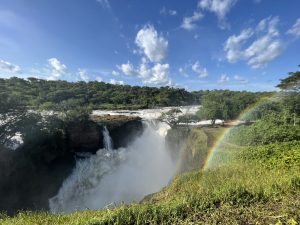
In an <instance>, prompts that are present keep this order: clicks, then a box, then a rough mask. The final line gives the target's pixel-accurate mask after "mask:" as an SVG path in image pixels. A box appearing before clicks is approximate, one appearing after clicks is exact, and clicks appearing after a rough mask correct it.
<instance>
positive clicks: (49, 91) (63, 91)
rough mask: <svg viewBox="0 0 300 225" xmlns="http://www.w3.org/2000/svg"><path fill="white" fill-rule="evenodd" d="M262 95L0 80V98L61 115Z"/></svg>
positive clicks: (246, 100)
mask: <svg viewBox="0 0 300 225" xmlns="http://www.w3.org/2000/svg"><path fill="white" fill-rule="evenodd" d="M262 94H264V93H251V92H245V91H242V92H234V91H228V90H218V91H217V90H214V91H194V92H188V91H186V90H185V89H182V88H174V87H169V86H166V87H160V88H156V87H140V86H129V85H112V84H108V83H104V82H97V81H92V82H88V83H86V82H83V81H80V82H67V81H61V80H58V81H47V80H42V79H36V78H28V79H26V80H25V79H21V78H17V77H12V78H10V79H0V98H1V99H2V100H3V101H4V100H5V101H7V99H18V101H19V102H22V103H23V104H24V105H26V106H27V107H29V108H31V109H37V110H55V111H65V110H68V109H73V108H76V107H78V106H81V107H89V108H91V109H143V108H156V107H163V106H184V105H193V104H195V105H199V104H201V101H202V100H205V99H206V98H207V96H211V95H218V96H219V97H221V98H220V99H219V101H223V98H222V96H225V97H226V96H229V97H232V96H235V97H234V98H235V99H237V100H238V101H240V100H241V99H245V101H244V103H245V104H248V103H249V104H250V103H252V102H253V101H255V99H256V98H257V97H258V96H261V95H262Z"/></svg>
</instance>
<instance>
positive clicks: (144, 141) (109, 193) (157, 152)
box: [49, 123, 175, 212]
mask: <svg viewBox="0 0 300 225" xmlns="http://www.w3.org/2000/svg"><path fill="white" fill-rule="evenodd" d="M145 126H146V127H145V130H144V132H143V134H142V135H141V136H140V137H138V138H137V139H136V140H135V141H134V142H133V143H131V144H130V145H129V146H128V147H127V148H126V149H125V148H122V149H118V150H112V149H111V148H110V147H109V146H111V144H110V143H106V145H105V146H106V148H105V149H100V150H99V151H98V152H97V154H96V155H92V156H90V157H89V158H87V159H81V160H79V161H77V164H76V168H75V169H74V171H73V173H72V174H71V176H70V177H69V178H67V179H66V180H65V182H64V183H63V185H62V187H61V189H60V190H59V193H58V194H57V195H56V196H55V197H53V198H51V199H50V200H49V206H50V210H51V211H52V212H71V211H76V210H84V209H100V208H103V207H106V206H109V205H117V204H120V203H123V202H124V203H130V202H133V201H140V200H142V199H143V197H145V196H146V195H148V194H151V193H154V192H157V191H159V190H161V188H162V187H164V186H166V185H167V184H168V182H169V181H170V180H171V178H172V176H173V175H174V173H175V163H173V162H172V161H171V157H170V155H169V151H168V150H167V149H166V145H165V135H166V133H167V129H169V127H168V126H166V125H165V124H163V123H158V124H155V126H152V125H150V124H145ZM156 128H157V129H156ZM105 132H107V133H105ZM105 135H108V136H105ZM108 137H109V133H108V131H107V129H106V130H104V141H105V142H111V139H110V138H108Z"/></svg>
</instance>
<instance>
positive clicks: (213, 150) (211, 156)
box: [202, 93, 280, 170]
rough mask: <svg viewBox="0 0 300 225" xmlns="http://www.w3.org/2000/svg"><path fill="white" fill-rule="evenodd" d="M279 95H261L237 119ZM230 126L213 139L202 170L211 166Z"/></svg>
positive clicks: (229, 130)
mask: <svg viewBox="0 0 300 225" xmlns="http://www.w3.org/2000/svg"><path fill="white" fill-rule="evenodd" d="M279 95H280V93H274V94H273V95H271V96H269V97H263V98H261V99H260V100H259V101H257V102H256V103H254V104H253V105H251V106H249V107H247V108H246V109H245V110H243V111H242V112H241V113H240V115H239V116H238V119H237V120H244V119H245V118H247V117H248V116H249V115H250V114H251V113H253V112H254V110H256V109H257V108H258V107H259V106H260V105H262V104H263V103H265V102H267V101H270V100H274V99H276V97H278V96H279ZM232 129H233V127H232V128H228V129H225V130H224V132H223V133H222V134H221V135H220V137H219V138H218V139H217V140H216V141H215V143H214V144H213V145H212V146H211V147H210V149H209V150H208V154H207V157H206V160H205V162H204V166H203V168H202V169H203V170H207V169H208V168H210V167H211V165H212V162H213V160H214V156H215V155H216V153H217V152H218V151H219V150H220V149H221V146H222V144H223V143H224V140H225V139H226V137H227V136H228V135H229V134H230V132H231V131H232Z"/></svg>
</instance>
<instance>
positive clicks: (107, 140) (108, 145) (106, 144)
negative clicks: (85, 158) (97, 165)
mask: <svg viewBox="0 0 300 225" xmlns="http://www.w3.org/2000/svg"><path fill="white" fill-rule="evenodd" d="M103 139H104V140H103V142H104V147H105V149H106V150H112V149H113V142H112V139H111V137H110V135H109V131H108V129H107V127H106V126H104V130H103Z"/></svg>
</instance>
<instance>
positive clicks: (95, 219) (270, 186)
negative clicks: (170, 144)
mask: <svg viewBox="0 0 300 225" xmlns="http://www.w3.org/2000/svg"><path fill="white" fill-rule="evenodd" d="M206 132H207V131H206ZM196 133H197V132H196ZM213 133H214V132H213V131H210V133H209V134H210V135H212V134H213ZM215 133H220V132H219V131H216V132H215ZM201 135H202V134H201ZM195 138H196V137H195ZM225 156H226V157H225ZM224 159H226V162H224ZM216 160H217V161H218V160H221V161H222V163H216V165H218V166H217V167H213V168H211V169H208V170H206V171H200V170H199V171H192V172H188V173H184V174H181V175H178V176H177V177H176V178H175V179H174V181H173V182H172V184H171V185H170V186H169V187H166V188H164V189H163V190H162V191H161V192H159V193H157V194H155V195H154V196H153V197H152V198H151V199H150V200H148V201H147V202H144V203H141V204H131V205H123V206H120V207H118V208H115V209H105V210H98V211H84V212H76V213H72V214H66V215H63V214H56V215H54V214H50V213H46V212H38V213H34V212H20V213H19V214H18V215H16V216H15V217H7V216H5V215H1V216H0V224H1V225H2V224H3V225H8V224H9V225H10V224H14V225H15V224H16V225H27V224H28V225H30V224H41V225H42V224H43V225H44V224H49V225H50V224H51V225H52V224H93V225H96V224H290V225H296V224H299V221H300V172H299V171H300V142H299V141H293V142H285V143H278V144H272V145H264V146H257V147H240V146H236V145H233V144H231V143H225V144H224V146H223V147H222V149H221V150H220V152H219V154H218V155H217V156H216Z"/></svg>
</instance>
